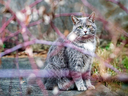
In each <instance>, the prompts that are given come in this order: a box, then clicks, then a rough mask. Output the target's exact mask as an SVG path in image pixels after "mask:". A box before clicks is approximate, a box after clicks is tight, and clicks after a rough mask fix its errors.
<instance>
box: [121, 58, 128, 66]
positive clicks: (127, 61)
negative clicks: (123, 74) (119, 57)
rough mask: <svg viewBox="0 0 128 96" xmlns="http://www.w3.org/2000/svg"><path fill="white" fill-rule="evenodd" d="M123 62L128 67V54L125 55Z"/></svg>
mask: <svg viewBox="0 0 128 96" xmlns="http://www.w3.org/2000/svg"><path fill="white" fill-rule="evenodd" d="M122 64H123V65H124V67H125V68H127V69H128V56H125V58H124V59H123V61H122Z"/></svg>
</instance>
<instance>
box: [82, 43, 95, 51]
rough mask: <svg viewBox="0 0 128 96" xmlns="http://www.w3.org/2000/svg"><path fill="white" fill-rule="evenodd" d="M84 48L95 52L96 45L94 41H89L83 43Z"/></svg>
mask: <svg viewBox="0 0 128 96" xmlns="http://www.w3.org/2000/svg"><path fill="white" fill-rule="evenodd" d="M83 48H84V49H85V50H87V51H89V52H95V48H96V45H95V43H93V42H87V43H84V44H83Z"/></svg>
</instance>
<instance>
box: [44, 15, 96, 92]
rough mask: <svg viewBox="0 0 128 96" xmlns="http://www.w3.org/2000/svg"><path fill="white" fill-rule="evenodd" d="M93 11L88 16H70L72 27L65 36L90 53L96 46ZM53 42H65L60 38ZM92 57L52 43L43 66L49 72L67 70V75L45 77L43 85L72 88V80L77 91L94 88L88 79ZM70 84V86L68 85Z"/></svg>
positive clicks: (65, 88) (64, 88)
mask: <svg viewBox="0 0 128 96" xmlns="http://www.w3.org/2000/svg"><path fill="white" fill-rule="evenodd" d="M94 17H95V13H92V14H91V15H90V16H89V17H81V18H76V17H75V16H71V18H72V21H73V29H72V31H71V33H70V34H69V35H68V36H67V39H68V40H70V41H71V42H72V44H74V45H76V46H77V47H79V48H81V49H84V50H87V51H88V52H90V53H94V52H95V48H96V29H97V27H96V25H95V22H94ZM55 42H61V43H63V42H65V41H64V40H63V39H62V38H59V39H57V40H56V41H55ZM92 62H93V57H92V56H90V55H87V54H83V53H81V52H79V51H77V50H75V49H72V48H70V47H62V46H55V45H52V46H51V47H50V49H49V52H48V56H47V59H46V62H45V63H46V67H45V68H44V69H45V70H47V71H48V72H49V74H56V75H57V73H56V72H51V71H50V70H55V71H58V70H69V73H68V76H67V77H64V76H58V77H55V78H52V77H50V78H45V87H46V88H47V89H52V88H54V87H55V86H58V88H59V89H61V90H68V89H71V88H73V84H71V81H73V82H74V83H75V85H76V87H77V89H78V90H79V91H81V90H87V89H95V87H94V86H93V85H92V84H91V81H90V78H89V77H90V72H91V66H92ZM70 85H71V86H70Z"/></svg>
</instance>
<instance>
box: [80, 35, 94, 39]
mask: <svg viewBox="0 0 128 96" xmlns="http://www.w3.org/2000/svg"><path fill="white" fill-rule="evenodd" d="M92 38H94V35H84V36H82V37H81V39H83V40H85V39H92Z"/></svg>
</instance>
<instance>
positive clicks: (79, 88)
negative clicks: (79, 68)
mask: <svg viewBox="0 0 128 96" xmlns="http://www.w3.org/2000/svg"><path fill="white" fill-rule="evenodd" d="M77 89H78V91H85V90H87V88H86V87H85V86H79V87H77Z"/></svg>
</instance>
